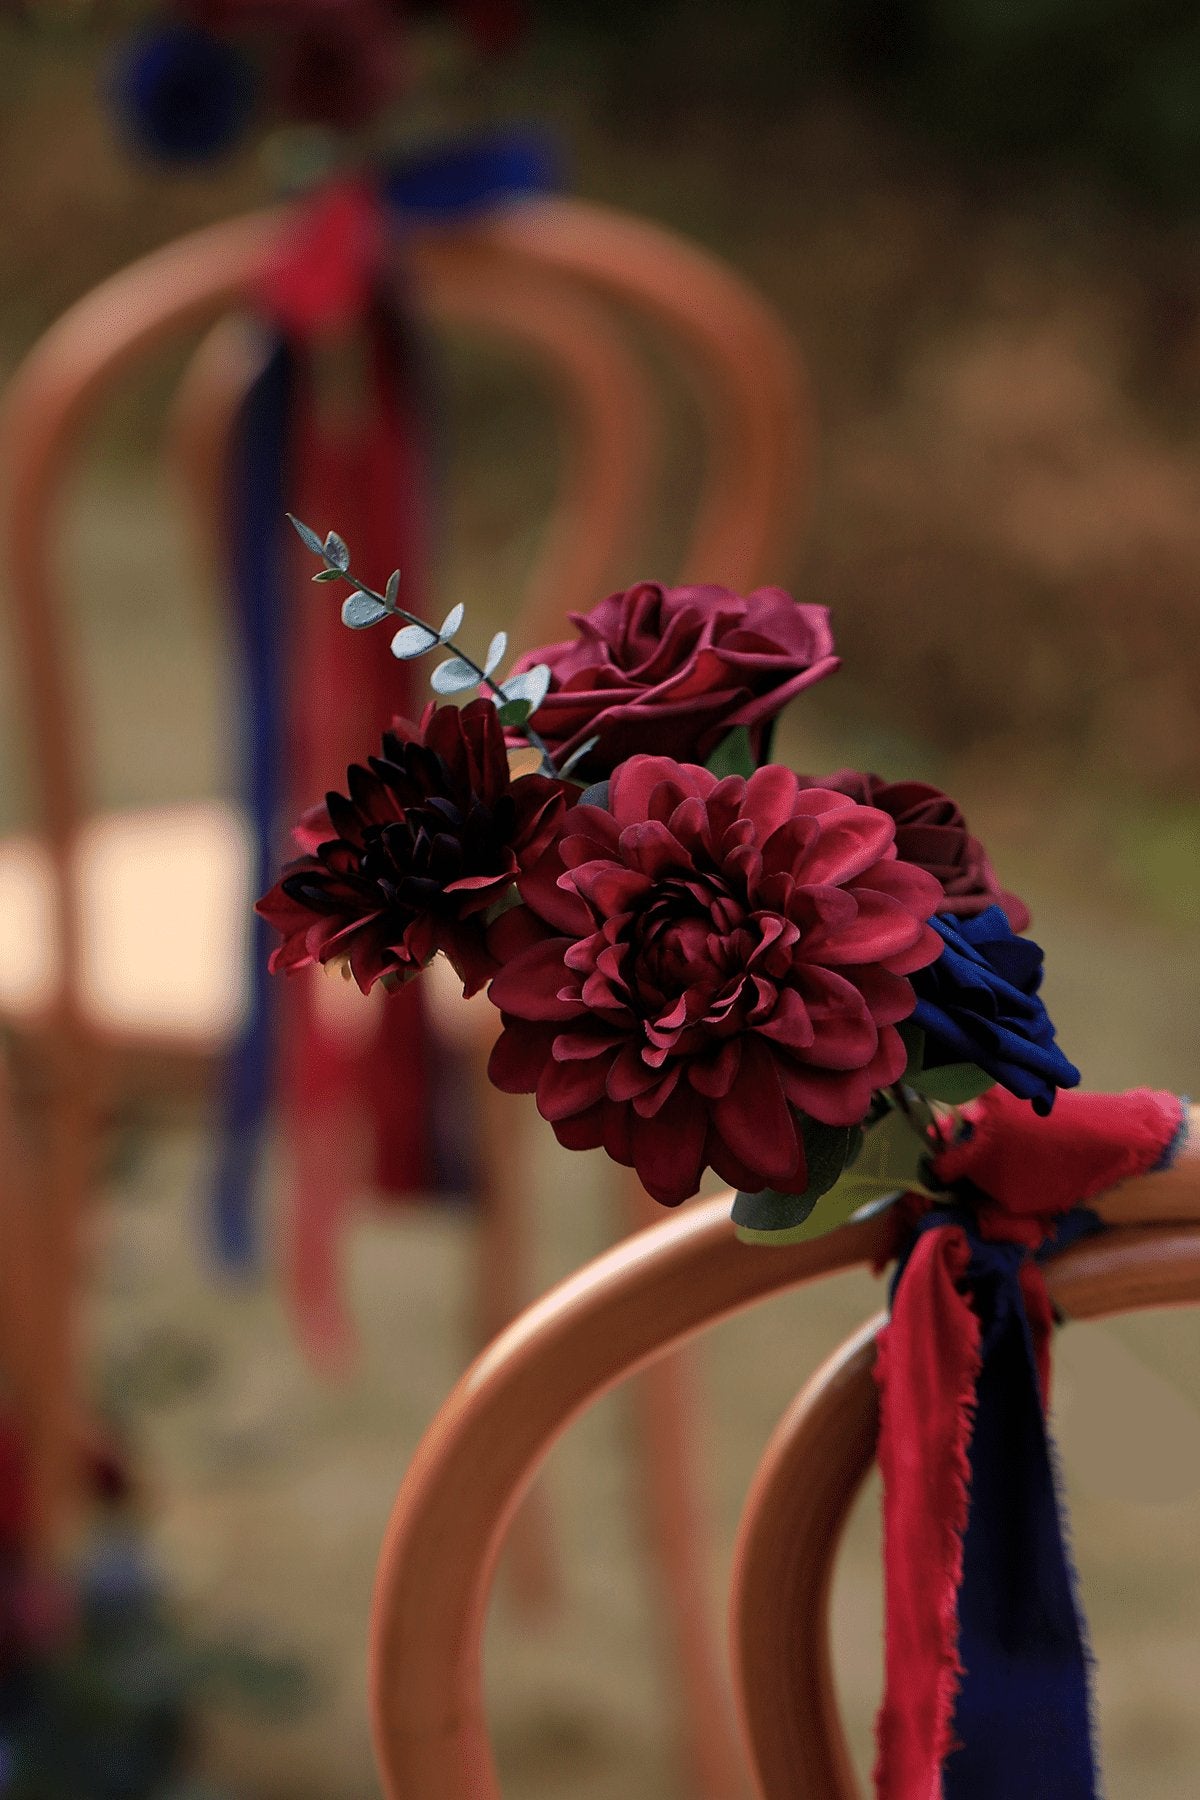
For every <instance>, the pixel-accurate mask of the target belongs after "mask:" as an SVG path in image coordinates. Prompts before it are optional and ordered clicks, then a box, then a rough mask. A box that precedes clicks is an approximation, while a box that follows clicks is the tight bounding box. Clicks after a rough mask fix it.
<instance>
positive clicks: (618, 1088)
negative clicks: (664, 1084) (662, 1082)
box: [607, 1042, 660, 1104]
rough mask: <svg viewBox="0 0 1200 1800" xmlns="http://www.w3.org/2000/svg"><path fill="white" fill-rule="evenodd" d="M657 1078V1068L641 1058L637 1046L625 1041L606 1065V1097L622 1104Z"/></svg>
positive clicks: (657, 1079) (653, 1083)
mask: <svg viewBox="0 0 1200 1800" xmlns="http://www.w3.org/2000/svg"><path fill="white" fill-rule="evenodd" d="M659 1079H660V1076H659V1072H658V1070H657V1069H653V1068H650V1067H649V1066H648V1065H647V1064H646V1063H645V1062H644V1061H643V1060H642V1058H641V1056H640V1055H639V1054H638V1049H637V1046H636V1045H635V1044H633V1043H630V1042H626V1043H625V1044H623V1045H622V1047H621V1049H620V1050H619V1051H618V1052H617V1054H616V1056H615V1057H614V1058H613V1060H612V1062H611V1063H610V1064H609V1065H608V1087H607V1093H608V1097H609V1099H610V1100H615V1101H617V1102H618V1103H621V1104H623V1103H624V1102H625V1101H628V1100H633V1099H636V1097H637V1095H638V1094H644V1093H646V1092H647V1091H648V1090H649V1089H650V1088H652V1087H654V1086H655V1084H656V1083H657V1082H658V1081H659Z"/></svg>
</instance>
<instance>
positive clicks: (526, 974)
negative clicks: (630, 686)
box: [490, 756, 942, 1204]
mask: <svg viewBox="0 0 1200 1800" xmlns="http://www.w3.org/2000/svg"><path fill="white" fill-rule="evenodd" d="M609 804H610V807H611V811H605V810H603V809H601V808H600V807H596V806H583V805H581V806H577V807H575V808H573V809H572V811H571V812H570V813H569V814H568V815H567V817H566V820H565V822H564V835H563V837H562V840H561V844H560V845H551V846H550V847H549V849H548V851H547V853H546V855H545V856H544V857H543V858H542V859H541V861H540V862H539V863H538V864H537V865H534V866H531V867H530V869H529V870H528V871H527V873H526V874H525V875H523V876H522V878H521V881H520V883H519V884H518V885H519V886H520V889H521V892H522V896H523V898H524V900H525V902H526V904H525V905H524V906H521V907H516V908H514V909H513V910H512V911H511V912H509V913H507V914H505V915H504V917H503V918H501V919H499V920H497V922H496V924H495V926H494V927H493V948H494V950H495V952H496V955H497V957H498V959H499V960H500V961H501V962H503V964H504V966H503V968H502V969H501V971H500V973H499V974H498V975H497V977H496V979H495V980H494V981H493V983H492V986H491V989H490V993H491V998H492V1000H493V1001H494V1002H495V1003H496V1005H497V1006H498V1007H499V1008H500V1010H501V1013H502V1015H503V1020H504V1031H503V1033H502V1035H501V1037H500V1039H499V1040H498V1042H497V1044H496V1047H495V1050H494V1052H493V1055H492V1061H491V1065H490V1074H491V1078H492V1080H493V1081H494V1082H495V1084H496V1085H497V1086H498V1087H500V1088H503V1089H505V1090H506V1091H509V1092H513V1093H536V1095H537V1104H538V1110H539V1111H540V1112H541V1114H542V1116H543V1118H545V1119H547V1120H549V1122H550V1123H551V1124H552V1125H553V1127H554V1131H555V1134H556V1136H557V1137H558V1138H559V1141H560V1142H561V1143H563V1144H566V1145H567V1146H568V1147H569V1148H573V1149H589V1148H593V1147H595V1146H597V1145H603V1147H604V1148H605V1150H607V1152H608V1154H609V1155H610V1156H611V1157H613V1158H614V1159H615V1160H616V1161H617V1162H621V1163H625V1164H630V1165H632V1166H633V1167H634V1168H635V1169H636V1170H637V1173H638V1176H639V1177H640V1179H641V1181H642V1183H643V1185H644V1186H645V1188H646V1189H647V1191H648V1192H649V1193H651V1194H653V1195H654V1197H655V1198H656V1199H658V1200H662V1201H665V1202H667V1203H668V1204H674V1203H676V1202H678V1201H680V1200H683V1199H686V1198H687V1196H688V1195H689V1194H693V1193H695V1191H696V1188H697V1185H698V1183H699V1180H700V1177H701V1174H702V1172H703V1170H704V1168H705V1167H706V1166H708V1167H711V1168H713V1169H715V1170H716V1171H717V1173H718V1174H719V1175H721V1176H722V1177H723V1178H724V1179H725V1180H726V1181H729V1182H731V1183H732V1184H733V1185H734V1186H736V1187H740V1188H745V1189H747V1190H749V1191H758V1190H761V1189H763V1188H768V1187H770V1188H775V1189H778V1190H780V1191H786V1192H797V1193H798V1192H802V1191H803V1190H804V1188H805V1186H806V1185H807V1172H806V1167H805V1153H804V1143H803V1137H802V1134H801V1130H800V1126H799V1117H798V1115H800V1114H805V1115H807V1116H808V1117H810V1118H813V1119H816V1120H819V1121H821V1122H822V1123H824V1124H828V1125H855V1124H858V1123H859V1122H860V1121H861V1120H862V1118H863V1117H864V1115H865V1114H866V1112H867V1109H868V1107H869V1105H870V1100H871V1095H872V1092H873V1091H874V1090H875V1089H876V1088H878V1087H881V1086H884V1085H886V1084H887V1083H889V1082H892V1081H895V1080H897V1079H898V1078H899V1076H900V1075H901V1073H902V1072H903V1070H904V1066H905V1061H906V1055H905V1048H904V1045H903V1043H902V1041H901V1038H900V1034H899V1033H898V1031H897V1030H896V1025H897V1023H898V1022H899V1021H900V1020H902V1019H905V1018H907V1017H908V1015H909V1014H910V1013H911V1012H912V1010H913V1006H914V1003H915V1001H914V994H913V988H912V983H911V982H910V981H909V980H908V979H907V977H908V976H909V974H910V973H911V972H912V971H913V970H915V969H918V968H921V967H923V966H924V965H925V964H926V963H929V962H932V961H933V959H934V958H935V957H936V956H937V955H938V953H939V951H940V950H941V947H942V946H941V939H940V938H939V937H938V935H937V934H936V932H934V931H932V930H931V929H930V928H929V927H928V926H927V925H926V923H925V921H926V920H927V919H928V918H929V917H930V915H931V914H932V913H933V912H934V911H935V910H936V909H937V907H938V906H939V905H940V903H941V900H942V890H941V887H940V886H939V884H938V883H937V881H935V880H934V879H933V878H932V876H930V875H928V874H927V873H926V872H925V871H924V870H922V869H919V868H916V867H914V866H913V865H912V864H911V863H906V862H902V861H900V860H899V859H898V858H897V856H896V847H895V841H894V839H895V827H894V824H893V821H892V820H891V818H890V817H889V816H888V815H887V814H886V813H883V812H880V811H879V810H878V809H876V808H873V807H868V806H859V805H856V804H855V803H854V801H852V800H850V799H849V798H847V797H846V796H845V795H842V794H833V793H826V792H822V791H820V790H817V789H809V790H807V791H806V790H803V789H802V788H801V786H800V783H799V781H798V780H797V778H796V776H795V775H793V774H792V773H791V771H790V770H788V769H783V768H779V767H774V766H772V767H767V768H763V769H759V770H758V771H757V772H756V773H755V774H753V775H752V776H751V777H750V778H749V780H742V779H741V777H740V776H729V777H727V778H726V779H725V780H723V781H718V779H717V778H716V776H715V775H712V774H711V773H710V772H709V771H708V770H706V769H702V768H698V767H695V766H692V765H687V764H679V763H675V762H672V761H669V760H668V759H667V758H665V757H651V756H635V757H632V758H631V759H630V760H629V761H628V762H627V763H624V764H622V766H621V767H620V768H619V769H618V770H617V771H616V773H615V774H614V776H613V778H612V782H611V788H610V795H609Z"/></svg>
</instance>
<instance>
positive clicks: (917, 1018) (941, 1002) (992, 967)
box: [909, 906, 1079, 1113]
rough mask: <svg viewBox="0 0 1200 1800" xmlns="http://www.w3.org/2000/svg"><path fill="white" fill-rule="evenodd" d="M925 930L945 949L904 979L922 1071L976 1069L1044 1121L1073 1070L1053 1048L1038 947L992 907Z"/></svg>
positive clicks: (1072, 1083)
mask: <svg viewBox="0 0 1200 1800" xmlns="http://www.w3.org/2000/svg"><path fill="white" fill-rule="evenodd" d="M929 923H930V924H931V925H932V926H933V928H934V930H935V931H936V932H938V933H939V934H940V936H941V938H942V941H943V945H944V948H943V950H942V954H941V955H940V956H939V957H938V959H937V961H936V962H935V963H931V964H930V965H929V967H928V968H925V969H918V970H917V972H916V973H915V974H914V975H912V976H910V978H909V979H910V980H911V981H912V984H913V987H914V988H915V989H916V993H917V1006H916V1011H915V1012H914V1013H913V1015H912V1022H913V1024H914V1025H919V1026H920V1028H921V1030H922V1031H923V1032H924V1033H925V1067H926V1068H936V1067H938V1066H940V1065H941V1064H944V1063H975V1064H976V1065H977V1066H978V1067H979V1068H981V1069H983V1070H985V1071H986V1073H987V1074H989V1075H992V1076H994V1077H995V1079H996V1080H997V1081H998V1082H1000V1084H1001V1085H1002V1086H1003V1087H1006V1088H1007V1089H1008V1090H1009V1092H1010V1093H1013V1094H1016V1095H1018V1097H1019V1098H1020V1099H1022V1100H1030V1101H1032V1103H1033V1110H1034V1111H1035V1112H1037V1113H1048V1112H1049V1111H1050V1108H1051V1107H1052V1106H1053V1104H1054V1096H1055V1093H1056V1091H1057V1090H1058V1089H1059V1088H1067V1087H1076V1086H1077V1085H1078V1082H1079V1070H1078V1069H1077V1068H1076V1067H1075V1065H1074V1063H1070V1062H1068V1061H1067V1059H1066V1057H1065V1056H1064V1055H1063V1053H1062V1051H1061V1050H1060V1049H1059V1047H1058V1045H1057V1043H1056V1042H1055V1040H1054V1026H1053V1025H1052V1024H1051V1023H1050V1017H1049V1015H1048V1013H1047V1012H1046V1008H1045V1007H1044V1006H1043V1004H1042V1002H1041V1000H1039V998H1038V989H1039V988H1040V987H1041V985H1042V961H1043V958H1042V950H1041V946H1040V945H1038V944H1035V943H1033V942H1032V940H1031V939H1029V938H1023V937H1018V936H1017V935H1016V933H1015V932H1014V931H1013V929H1012V927H1011V925H1010V924H1009V922H1008V920H1007V919H1006V918H1005V916H1004V913H1003V912H1002V910H1001V909H1000V907H998V906H989V907H988V908H987V910H986V911H985V912H981V913H978V914H977V915H976V917H975V918H973V919H957V918H953V917H951V916H950V915H949V914H948V913H938V914H936V916H935V917H934V918H932V919H930V921H929Z"/></svg>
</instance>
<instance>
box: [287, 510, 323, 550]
mask: <svg viewBox="0 0 1200 1800" xmlns="http://www.w3.org/2000/svg"><path fill="white" fill-rule="evenodd" d="M287 516H288V520H289V522H290V524H291V526H292V529H293V531H294V532H295V533H296V535H297V537H298V538H299V539H300V542H301V543H302V544H303V545H304V548H305V549H306V550H311V551H312V553H313V555H314V556H324V554H325V546H324V544H323V543H322V542H321V540H320V538H319V537H318V536H317V534H316V532H315V531H314V530H313V528H312V526H311V525H306V524H305V523H304V520H303V519H298V518H297V517H296V515H295V513H289V514H288V515H287Z"/></svg>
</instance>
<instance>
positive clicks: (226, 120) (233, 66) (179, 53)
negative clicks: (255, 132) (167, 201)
mask: <svg viewBox="0 0 1200 1800" xmlns="http://www.w3.org/2000/svg"><path fill="white" fill-rule="evenodd" d="M110 91H111V95H112V103H113V106H114V108H115V110H116V113H117V116H118V118H119V119H120V121H121V124H122V126H123V127H124V130H125V133H126V135H127V136H128V137H129V138H130V139H131V141H132V142H133V143H134V144H135V145H136V147H137V148H138V149H139V150H141V151H142V152H143V153H144V154H146V155H149V156H155V157H160V158H162V159H163V160H165V161H167V162H181V163H197V162H206V161H208V159H209V158H210V157H214V156H220V155H221V154H222V152H223V151H225V150H228V149H229V148H230V147H231V145H233V144H234V143H235V142H236V141H237V139H238V138H239V137H240V136H241V134H242V132H243V131H244V130H245V128H246V126H247V125H248V124H249V122H250V117H251V114H252V112H253V110H254V100H255V79H254V70H253V68H252V67H251V65H250V64H249V63H248V62H247V61H246V58H245V57H244V56H243V55H242V53H241V52H240V51H239V50H237V49H235V48H234V46H233V45H232V44H226V43H224V42H222V40H221V39H220V38H217V37H213V36H212V35H211V33H209V32H207V31H202V30H200V28H199V27H198V26H195V25H158V26H152V27H150V28H149V29H148V30H145V31H142V32H139V33H138V34H137V35H136V36H135V37H134V38H132V39H131V40H130V41H129V42H128V43H127V44H126V45H125V46H124V48H123V49H122V51H121V52H120V54H119V56H118V59H117V62H116V65H115V67H114V69H113V71H112V79H111V89H110Z"/></svg>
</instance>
